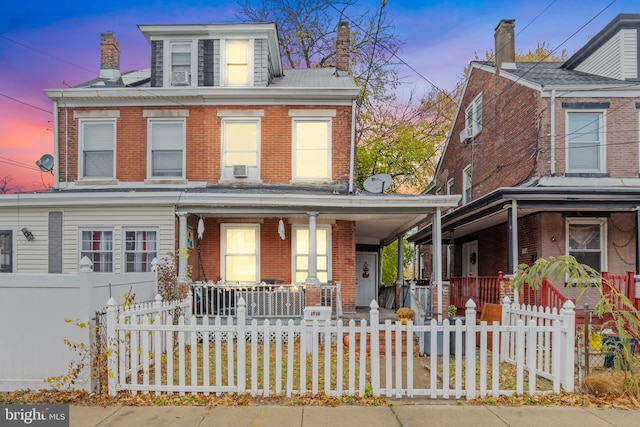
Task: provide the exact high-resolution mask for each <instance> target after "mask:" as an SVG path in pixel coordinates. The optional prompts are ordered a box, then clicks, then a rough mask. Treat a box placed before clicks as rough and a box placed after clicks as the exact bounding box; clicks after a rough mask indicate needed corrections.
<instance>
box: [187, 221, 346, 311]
mask: <svg viewBox="0 0 640 427" xmlns="http://www.w3.org/2000/svg"><path fill="white" fill-rule="evenodd" d="M279 220H280V218H265V219H264V222H263V223H262V224H261V225H260V276H261V277H260V278H261V279H262V278H273V279H281V280H284V282H285V283H292V281H293V274H292V271H291V262H292V260H291V225H290V224H289V223H288V222H287V221H286V219H285V220H284V224H285V233H286V238H285V240H282V239H280V236H279V235H278V222H279ZM204 223H205V232H204V238H203V239H202V240H201V241H200V240H196V242H195V248H194V249H193V250H191V251H190V256H189V261H188V262H189V265H191V266H192V268H193V272H192V278H193V280H205V279H206V280H213V281H214V282H215V281H218V280H219V278H220V223H219V222H218V221H217V220H216V219H211V218H209V219H205V220H204ZM189 225H190V226H192V227H194V226H195V225H197V222H194V221H190V223H189ZM331 229H332V237H331V251H332V278H333V281H334V283H335V282H341V283H342V301H343V310H344V311H346V312H350V311H355V299H356V283H355V274H356V272H355V268H356V267H355V266H356V253H355V247H356V235H355V230H356V227H355V223H354V222H351V221H337V222H336V223H335V224H334V225H333V226H332V227H331ZM198 245H200V259H201V263H202V265H200V262H199V260H198V251H197V248H198Z"/></svg>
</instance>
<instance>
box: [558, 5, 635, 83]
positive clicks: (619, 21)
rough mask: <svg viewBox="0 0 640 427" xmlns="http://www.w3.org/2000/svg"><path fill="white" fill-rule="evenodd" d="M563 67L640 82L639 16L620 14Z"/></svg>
mask: <svg viewBox="0 0 640 427" xmlns="http://www.w3.org/2000/svg"><path fill="white" fill-rule="evenodd" d="M563 68H564V69H567V70H575V71H581V72H583V73H587V74H594V75H597V76H601V77H609V78H612V79H616V80H638V79H640V14H637V13H634V14H630V13H621V14H619V15H618V16H617V17H616V18H615V19H614V20H613V21H611V22H610V23H609V25H607V26H606V27H604V28H603V29H602V31H600V32H599V33H598V34H596V35H595V36H594V37H593V38H591V39H590V40H589V42H588V43H587V44H585V45H584V46H583V47H582V48H581V49H580V50H578V51H577V52H576V53H575V54H574V55H573V56H572V57H571V58H569V60H568V61H567V62H566V63H565V64H564V65H563Z"/></svg>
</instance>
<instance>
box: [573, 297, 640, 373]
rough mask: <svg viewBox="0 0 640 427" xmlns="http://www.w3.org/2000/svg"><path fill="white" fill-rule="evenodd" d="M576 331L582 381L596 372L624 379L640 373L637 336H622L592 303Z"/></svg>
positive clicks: (578, 361)
mask: <svg viewBox="0 0 640 427" xmlns="http://www.w3.org/2000/svg"><path fill="white" fill-rule="evenodd" d="M576 334H577V337H576V351H577V357H576V361H577V363H576V368H577V378H578V383H579V384H580V385H583V380H584V379H585V378H587V377H589V376H593V375H599V374H602V375H606V376H609V377H611V378H612V379H613V380H614V381H620V382H622V381H624V379H625V378H626V377H628V376H630V375H640V354H639V352H638V350H639V349H638V346H637V345H636V344H637V343H636V340H635V339H633V338H631V339H620V337H618V336H617V334H616V333H615V329H614V326H613V325H612V324H609V323H607V322H604V321H603V319H601V318H599V317H598V316H596V315H595V314H594V312H593V309H591V308H589V306H588V305H585V308H584V326H583V327H582V328H579V329H577V330H576Z"/></svg>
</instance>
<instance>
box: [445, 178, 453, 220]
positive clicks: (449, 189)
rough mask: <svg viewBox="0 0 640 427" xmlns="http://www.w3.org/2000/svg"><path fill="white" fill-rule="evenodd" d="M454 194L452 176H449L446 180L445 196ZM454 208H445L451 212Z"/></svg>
mask: <svg viewBox="0 0 640 427" xmlns="http://www.w3.org/2000/svg"><path fill="white" fill-rule="evenodd" d="M453 194H454V190H453V178H449V180H448V181H447V196H451V195H453ZM453 209H454V208H449V209H447V212H451V211H452V210H453Z"/></svg>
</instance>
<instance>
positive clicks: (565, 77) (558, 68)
mask: <svg viewBox="0 0 640 427" xmlns="http://www.w3.org/2000/svg"><path fill="white" fill-rule="evenodd" d="M474 62H475V63H479V64H481V65H486V66H489V67H495V63H494V62H491V61H474ZM563 65H564V62H516V63H515V68H509V69H502V70H501V73H508V74H511V75H513V76H515V77H517V78H518V79H523V80H527V81H530V82H533V83H536V84H539V85H542V86H553V85H568V86H570V85H607V84H611V85H619V84H621V83H628V81H625V80H618V79H612V78H609V77H602V76H597V75H595V74H588V73H583V72H581V71H575V70H567V69H565V68H563Z"/></svg>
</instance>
